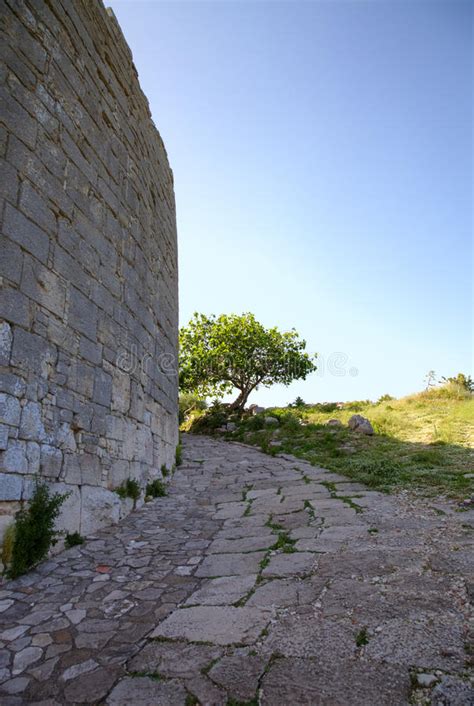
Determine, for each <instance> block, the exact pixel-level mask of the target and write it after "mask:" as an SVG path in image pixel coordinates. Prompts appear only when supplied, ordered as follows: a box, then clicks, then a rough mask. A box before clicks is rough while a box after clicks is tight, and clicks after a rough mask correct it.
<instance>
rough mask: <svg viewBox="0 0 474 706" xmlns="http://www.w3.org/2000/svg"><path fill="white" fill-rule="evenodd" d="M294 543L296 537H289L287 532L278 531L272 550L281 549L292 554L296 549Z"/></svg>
mask: <svg viewBox="0 0 474 706" xmlns="http://www.w3.org/2000/svg"><path fill="white" fill-rule="evenodd" d="M295 544H296V539H291V537H290V535H289V534H288V532H280V533H279V534H278V539H277V541H276V542H275V544H274V545H273V546H272V549H273V550H274V551H282V552H283V553H284V554H292V553H293V552H295V551H296V549H295V547H294V545H295Z"/></svg>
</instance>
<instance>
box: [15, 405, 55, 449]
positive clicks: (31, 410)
mask: <svg viewBox="0 0 474 706" xmlns="http://www.w3.org/2000/svg"><path fill="white" fill-rule="evenodd" d="M19 436H20V439H30V440H32V441H46V440H47V438H48V435H47V433H46V431H45V428H44V424H43V417H42V412H41V404H40V403H39V402H27V403H26V405H25V406H24V407H23V410H22V412H21V423H20V431H19Z"/></svg>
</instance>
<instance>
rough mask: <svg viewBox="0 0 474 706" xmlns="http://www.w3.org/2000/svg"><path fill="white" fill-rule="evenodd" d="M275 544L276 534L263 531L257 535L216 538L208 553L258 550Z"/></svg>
mask: <svg viewBox="0 0 474 706" xmlns="http://www.w3.org/2000/svg"><path fill="white" fill-rule="evenodd" d="M272 544H275V535H274V534H271V533H270V532H268V533H263V532H262V533H261V534H260V535H258V536H255V537H241V538H240V539H215V540H214V541H213V542H212V543H211V545H210V546H209V547H208V549H207V552H208V554H226V553H229V554H232V553H239V552H256V551H262V550H266V549H269V548H270V547H271V546H272Z"/></svg>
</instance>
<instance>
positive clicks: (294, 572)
mask: <svg viewBox="0 0 474 706" xmlns="http://www.w3.org/2000/svg"><path fill="white" fill-rule="evenodd" d="M316 566H317V559H316V557H315V555H314V554H310V553H309V552H293V554H277V555H275V556H272V557H271V558H270V563H269V564H268V566H267V567H265V569H264V570H263V571H262V576H265V577H268V578H270V577H272V576H301V575H306V574H310V573H311V572H312V571H314V569H315V568H316Z"/></svg>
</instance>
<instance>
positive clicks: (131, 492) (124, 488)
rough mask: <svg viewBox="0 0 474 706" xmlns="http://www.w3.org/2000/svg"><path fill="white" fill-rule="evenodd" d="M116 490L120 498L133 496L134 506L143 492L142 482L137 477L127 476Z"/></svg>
mask: <svg viewBox="0 0 474 706" xmlns="http://www.w3.org/2000/svg"><path fill="white" fill-rule="evenodd" d="M115 492H116V493H117V495H118V496H119V498H122V499H124V498H131V499H132V500H133V507H135V505H136V502H137V500H138V498H139V497H140V493H141V489H140V484H139V483H138V481H137V480H135V478H127V480H124V482H123V483H122V485H120V486H119V487H118V488H116V489H115Z"/></svg>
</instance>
